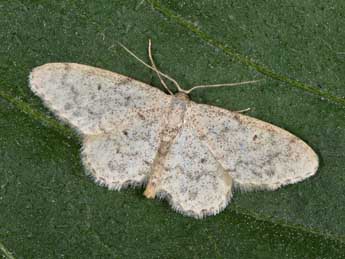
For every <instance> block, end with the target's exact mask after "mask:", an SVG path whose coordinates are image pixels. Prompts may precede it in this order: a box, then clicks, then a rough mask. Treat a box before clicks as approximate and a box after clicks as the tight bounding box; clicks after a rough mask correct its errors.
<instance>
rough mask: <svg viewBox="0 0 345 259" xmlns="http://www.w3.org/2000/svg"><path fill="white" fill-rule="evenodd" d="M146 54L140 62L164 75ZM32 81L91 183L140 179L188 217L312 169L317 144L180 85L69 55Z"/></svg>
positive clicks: (122, 184) (115, 185) (116, 184)
mask: <svg viewBox="0 0 345 259" xmlns="http://www.w3.org/2000/svg"><path fill="white" fill-rule="evenodd" d="M126 50H128V49H126ZM149 50H150V49H149ZM128 51H129V50H128ZM130 53H131V52H130ZM131 54H133V53H131ZM150 58H151V63H152V65H151V66H150V65H147V64H146V65H147V66H149V67H150V68H152V69H153V70H155V71H156V72H157V74H158V75H159V77H160V79H162V78H161V77H162V76H164V77H166V78H167V77H168V76H166V75H165V74H163V73H161V72H159V71H158V70H157V68H156V66H155V64H154V62H153V60H152V56H151V53H150ZM163 82H164V81H163ZM214 86H217V85H214ZM211 87H212V86H211ZM30 88H31V90H32V91H33V92H34V93H35V94H36V95H37V96H39V97H40V98H41V99H42V100H43V103H44V104H45V105H46V106H47V107H48V108H49V109H50V110H52V111H53V112H54V113H55V114H56V116H57V117H58V118H60V119H61V120H63V121H64V122H67V123H68V124H69V125H71V126H72V127H73V128H75V129H76V130H77V131H78V132H79V133H80V135H81V137H82V140H83V142H82V143H83V144H82V151H81V157H82V161H83V163H84V165H85V168H86V169H87V171H88V172H89V174H90V175H91V176H92V178H93V179H94V180H95V181H96V182H97V183H99V184H101V185H104V186H106V187H108V188H109V189H115V190H120V189H123V188H126V187H128V186H145V185H146V189H145V192H144V195H145V196H146V197H147V198H155V197H159V198H164V199H167V200H168V202H169V204H170V205H171V206H172V207H173V209H175V210H176V211H178V212H180V213H182V214H184V215H187V216H191V217H194V218H203V217H205V216H208V215H215V214H217V213H219V212H220V211H222V210H224V208H225V207H226V206H227V205H228V203H229V202H230V200H231V198H232V196H233V192H234V190H236V189H240V190H245V191H251V190H276V189H278V188H279V187H281V186H284V185H287V184H292V183H296V182H300V181H302V180H304V179H306V178H308V177H310V176H312V175H314V174H315V173H316V171H317V169H318V157H317V155H316V154H315V152H314V151H313V150H312V149H311V148H310V147H309V146H308V145H307V144H306V143H305V142H303V141H302V140H301V139H299V138H297V137H296V136H294V135H292V134H291V133H289V132H287V131H285V130H283V129H281V128H279V127H277V126H274V125H272V124H269V123H267V122H264V121H261V120H258V119H255V118H252V117H249V116H246V115H243V114H241V113H239V112H233V111H229V110H225V109H222V108H219V107H215V106H210V105H204V104H197V103H195V102H193V101H191V100H190V99H189V97H188V93H189V92H188V91H187V90H183V89H182V88H179V90H180V91H179V92H178V93H176V94H172V93H171V91H169V93H171V94H166V93H164V92H162V91H161V90H158V89H157V88H154V87H152V86H149V85H147V84H145V83H142V82H139V81H137V80H134V79H132V78H129V77H126V76H124V75H120V74H117V73H114V72H110V71H106V70H103V69H99V68H95V67H91V66H86V65H80V64H75V63H49V64H45V65H43V66H40V67H36V68H35V69H34V70H33V71H32V72H31V74H30ZM194 89H195V88H194Z"/></svg>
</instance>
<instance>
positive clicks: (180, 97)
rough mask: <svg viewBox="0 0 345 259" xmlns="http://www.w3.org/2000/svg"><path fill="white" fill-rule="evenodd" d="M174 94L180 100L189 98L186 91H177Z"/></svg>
mask: <svg viewBox="0 0 345 259" xmlns="http://www.w3.org/2000/svg"><path fill="white" fill-rule="evenodd" d="M174 96H175V97H176V98H178V99H180V100H183V101H189V100H190V98H189V95H188V94H186V93H183V92H178V93H176V94H174Z"/></svg>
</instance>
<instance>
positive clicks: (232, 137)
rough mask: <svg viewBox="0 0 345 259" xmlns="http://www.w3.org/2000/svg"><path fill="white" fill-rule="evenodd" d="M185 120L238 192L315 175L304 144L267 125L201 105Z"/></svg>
mask: <svg viewBox="0 0 345 259" xmlns="http://www.w3.org/2000/svg"><path fill="white" fill-rule="evenodd" d="M186 120H188V121H190V124H192V126H191V127H193V128H194V129H195V130H196V131H197V132H198V136H199V138H200V139H202V142H203V143H204V144H205V145H206V146H207V147H208V149H209V150H210V151H211V152H212V154H213V156H214V157H215V159H217V161H219V163H220V164H221V165H222V167H223V168H224V170H227V171H228V172H229V174H230V176H231V177H232V178H233V180H234V185H235V187H237V188H239V189H242V190H245V191H248V190H275V189H277V188H279V187H281V186H283V185H286V184H290V183H296V182H299V181H302V180H304V179H306V178H308V177H310V176H312V175H314V174H315V173H316V171H317V168H318V157H317V155H316V154H315V152H314V151H313V150H312V149H311V148H310V147H309V146H308V145H307V144H306V143H304V142H303V141H302V140H301V139H299V138H297V137H296V136H294V135H292V134H291V133H289V132H288V131H286V130H283V129H281V128H279V127H277V126H274V125H272V124H269V123H267V122H264V121H260V120H258V119H255V118H252V117H249V116H245V115H242V114H240V113H237V112H231V111H228V110H224V109H221V108H218V107H214V106H209V105H203V104H197V105H196V104H194V105H192V106H191V108H190V110H189V111H188V112H187V115H186Z"/></svg>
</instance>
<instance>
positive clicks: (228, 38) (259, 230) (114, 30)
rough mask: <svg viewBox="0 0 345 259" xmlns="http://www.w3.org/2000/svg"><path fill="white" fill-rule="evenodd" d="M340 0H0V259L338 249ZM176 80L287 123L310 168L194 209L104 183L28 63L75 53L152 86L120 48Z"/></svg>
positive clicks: (335, 254) (343, 69) (210, 98)
mask: <svg viewBox="0 0 345 259" xmlns="http://www.w3.org/2000/svg"><path fill="white" fill-rule="evenodd" d="M344 13H345V4H344V2H343V1H340V0H339V1H298V0H291V1H254V0H249V1H239V0H238V1H225V0H220V1H162V0H161V1H156V0H146V1H144V0H138V1H124V0H123V1H118V0H117V1H106V0H101V1H22V2H20V1H9V2H5V1H2V2H0V42H1V45H0V255H3V257H4V258H62V257H66V258H130V257H133V258H157V257H162V258H230V257H231V258H277V257H279V258H343V257H344V251H345V174H344V168H345V159H344V158H345V157H344V146H345V145H344V144H345V143H344V142H345V132H344V129H345V116H344V115H345V110H344V107H345V99H344V97H343V96H344V95H345V90H344V89H345V88H344V87H343V84H344V82H345V54H344V53H345V46H344V44H343V39H344V38H345V31H344V30H343V29H342V28H344V27H345V19H344ZM149 38H151V39H152V42H153V53H154V56H155V60H156V62H157V65H158V67H159V68H160V69H161V70H162V71H163V72H164V73H167V74H169V75H170V76H172V77H174V78H175V79H176V80H177V81H178V82H180V84H181V85H183V86H185V87H186V88H188V87H191V86H193V85H196V84H213V83H228V82H239V81H244V80H251V79H255V78H256V79H258V78H264V79H265V82H264V83H261V84H259V85H248V86H243V87H236V88H226V87H225V88H218V89H200V90H197V91H195V92H194V93H193V94H192V99H193V100H194V101H196V102H200V103H206V104H211V105H216V106H220V107H223V108H226V109H230V110H240V109H244V108H247V107H250V108H251V111H250V112H248V115H250V116H253V117H256V118H259V119H262V120H264V121H268V122H271V123H273V124H275V125H277V126H279V127H282V128H285V129H287V130H289V131H290V132H292V133H293V134H295V135H297V136H298V137H300V138H302V139H303V140H305V141H306V142H307V143H308V144H309V145H310V146H311V147H312V148H313V149H314V150H315V151H316V152H317V153H318V155H319V157H320V162H321V163H320V169H319V171H318V173H317V175H316V176H314V177H312V178H311V179H308V180H306V181H304V182H301V183H298V184H294V185H290V186H286V187H283V188H281V189H279V190H278V191H274V192H249V193H240V192H236V193H235V197H234V199H233V201H232V202H231V204H230V205H229V206H228V208H227V209H226V210H225V211H224V212H222V213H220V214H219V215H217V216H213V217H208V218H206V219H205V220H195V219H192V218H187V217H183V216H181V215H180V214H177V213H175V212H173V211H172V210H171V209H170V207H169V205H168V204H167V203H166V202H164V201H159V200H154V201H152V200H147V199H145V198H144V197H143V196H142V191H143V190H141V189H136V190H126V191H121V192H115V191H109V190H107V189H106V188H104V187H100V186H98V185H96V184H94V183H93V182H92V180H91V179H89V178H88V177H87V176H86V175H85V173H84V169H83V167H82V165H81V162H80V154H79V149H80V147H81V146H80V139H79V137H78V136H77V135H76V134H75V132H73V131H72V130H71V129H70V128H69V127H68V126H66V125H62V124H61V123H60V122H59V121H58V120H56V119H55V118H54V116H53V115H52V114H51V113H50V112H49V111H48V110H47V109H45V108H44V107H43V105H42V103H41V101H40V100H39V99H38V98H37V97H35V96H34V95H33V94H32V93H31V92H30V90H29V88H28V86H27V78H28V75H29V73H30V71H31V70H32V68H33V67H35V66H38V65H41V64H44V63H48V62H77V63H82V64H89V65H93V66H98V67H102V68H104V69H108V70H111V71H116V72H118V73H121V74H124V75H127V76H130V77H133V78H135V79H138V80H141V81H144V82H146V83H149V84H151V85H153V86H157V87H160V86H159V80H158V79H157V78H156V77H155V75H154V73H153V72H152V71H149V70H147V69H146V68H145V67H143V66H142V65H141V64H139V63H138V62H137V61H136V60H134V59H133V58H132V57H130V56H129V55H128V54H127V53H125V52H124V51H123V50H122V49H121V48H119V47H118V46H117V43H116V42H117V41H119V42H121V43H123V44H124V45H126V46H127V47H129V48H130V49H132V50H134V51H135V52H136V53H137V54H138V55H139V56H141V57H142V58H143V59H144V60H147V53H146V49H147V42H148V39H149Z"/></svg>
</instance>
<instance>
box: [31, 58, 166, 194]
mask: <svg viewBox="0 0 345 259" xmlns="http://www.w3.org/2000/svg"><path fill="white" fill-rule="evenodd" d="M30 87H31V89H32V91H33V92H34V93H35V94H36V95H38V96H39V97H41V98H42V100H43V101H44V103H45V105H46V106H47V107H48V108H49V109H51V110H52V111H54V113H55V114H56V115H57V116H58V117H59V118H60V119H62V120H63V121H65V122H68V123H69V124H70V125H72V126H73V127H74V128H75V129H76V130H77V131H78V132H80V133H81V135H82V136H83V150H82V157H83V162H84V164H85V165H86V169H87V170H88V172H89V173H90V175H91V176H92V177H93V178H94V179H95V180H96V181H97V182H98V183H100V184H102V185H105V186H107V187H109V188H111V189H121V188H123V187H127V186H128V185H141V184H143V183H145V181H146V180H147V176H148V174H149V172H150V165H151V164H152V161H153V159H154V157H155V155H156V153H157V149H158V145H159V142H160V139H159V132H160V130H161V126H162V125H161V122H162V118H163V117H164V116H165V114H166V113H167V110H166V109H167V107H169V103H170V101H171V99H172V97H171V96H168V95H166V94H164V93H163V92H161V91H160V90H158V89H155V88H153V87H149V86H147V85H146V84H144V83H141V82H138V81H136V80H133V79H131V78H129V77H126V76H123V75H119V74H116V73H113V72H110V71H106V70H103V69H98V68H94V67H91V66H86V65H80V64H74V63H49V64H46V65H43V66H40V67H37V68H35V69H34V70H33V71H32V73H31V75H30Z"/></svg>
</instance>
